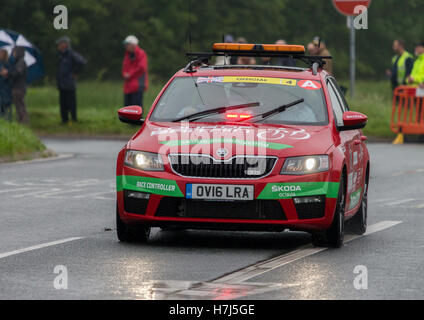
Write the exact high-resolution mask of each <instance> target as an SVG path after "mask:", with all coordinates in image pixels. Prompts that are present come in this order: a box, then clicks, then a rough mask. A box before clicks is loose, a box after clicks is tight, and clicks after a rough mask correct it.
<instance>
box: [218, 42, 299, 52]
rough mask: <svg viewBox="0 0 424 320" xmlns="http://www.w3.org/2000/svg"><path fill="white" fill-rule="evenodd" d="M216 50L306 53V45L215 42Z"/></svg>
mask: <svg viewBox="0 0 424 320" xmlns="http://www.w3.org/2000/svg"><path fill="white" fill-rule="evenodd" d="M213 51H214V52H224V53H225V52H237V51H239V52H243V53H247V52H252V53H259V52H264V53H266V52H270V53H286V54H305V47H304V46H301V45H281V44H251V43H214V44H213Z"/></svg>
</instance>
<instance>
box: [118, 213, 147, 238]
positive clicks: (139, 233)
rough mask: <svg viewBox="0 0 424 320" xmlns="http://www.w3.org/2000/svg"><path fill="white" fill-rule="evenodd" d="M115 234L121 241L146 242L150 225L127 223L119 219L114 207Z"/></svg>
mask: <svg viewBox="0 0 424 320" xmlns="http://www.w3.org/2000/svg"><path fill="white" fill-rule="evenodd" d="M116 234H117V236H118V239H119V241H121V242H140V243H146V242H147V241H148V240H149V237H150V227H148V226H143V225H135V226H129V225H127V224H126V223H124V222H123V221H122V220H121V217H120V216H119V212H118V208H116Z"/></svg>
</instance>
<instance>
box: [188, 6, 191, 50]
mask: <svg viewBox="0 0 424 320" xmlns="http://www.w3.org/2000/svg"><path fill="white" fill-rule="evenodd" d="M188 44H189V48H190V51H189V52H191V0H188Z"/></svg>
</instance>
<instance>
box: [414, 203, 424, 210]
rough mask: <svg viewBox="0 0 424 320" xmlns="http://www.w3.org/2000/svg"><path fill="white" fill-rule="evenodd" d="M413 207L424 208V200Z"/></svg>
mask: <svg viewBox="0 0 424 320" xmlns="http://www.w3.org/2000/svg"><path fill="white" fill-rule="evenodd" d="M412 208H415V209H424V202H423V203H420V204H418V205H416V206H413V207H412Z"/></svg>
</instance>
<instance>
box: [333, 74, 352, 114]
mask: <svg viewBox="0 0 424 320" xmlns="http://www.w3.org/2000/svg"><path fill="white" fill-rule="evenodd" d="M330 82H331V84H332V85H333V86H334V89H335V90H336V92H337V95H338V96H339V100H340V103H341V104H342V107H343V110H344V111H349V106H348V104H347V102H346V99H345V96H344V94H343V92H342V90H341V89H340V86H339V84H338V83H337V81H336V79H334V78H330Z"/></svg>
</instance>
